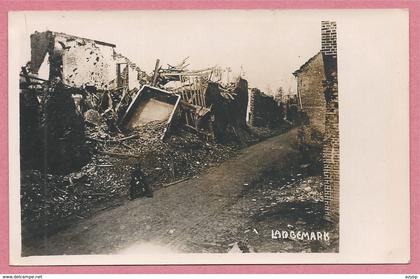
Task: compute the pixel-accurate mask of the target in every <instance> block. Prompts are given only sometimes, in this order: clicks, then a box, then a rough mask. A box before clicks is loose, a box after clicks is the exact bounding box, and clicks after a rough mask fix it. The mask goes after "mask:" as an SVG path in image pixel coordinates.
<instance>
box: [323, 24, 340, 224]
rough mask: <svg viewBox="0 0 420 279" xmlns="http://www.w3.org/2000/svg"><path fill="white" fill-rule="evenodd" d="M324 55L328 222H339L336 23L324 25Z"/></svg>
mask: <svg viewBox="0 0 420 279" xmlns="http://www.w3.org/2000/svg"><path fill="white" fill-rule="evenodd" d="M321 35H322V44H321V53H322V58H323V61H324V71H325V80H324V82H323V87H324V95H325V101H326V113H325V135H324V146H323V163H324V165H323V172H324V201H325V218H326V219H328V220H334V221H338V219H339V208H340V207H339V194H340V169H339V167H340V142H339V125H338V123H339V114H338V86H337V31H336V23H335V22H332V21H322V23H321Z"/></svg>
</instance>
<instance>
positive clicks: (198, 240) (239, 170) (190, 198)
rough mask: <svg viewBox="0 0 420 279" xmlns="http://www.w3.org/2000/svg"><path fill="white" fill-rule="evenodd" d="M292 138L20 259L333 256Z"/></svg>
mask: <svg viewBox="0 0 420 279" xmlns="http://www.w3.org/2000/svg"><path fill="white" fill-rule="evenodd" d="M296 137H297V131H296V129H293V130H291V131H290V132H287V133H285V134H282V135H280V136H275V137H272V138H270V139H267V140H265V141H262V142H260V143H258V144H255V145H252V146H250V147H247V148H244V149H242V150H239V151H238V152H237V153H236V154H235V155H234V157H232V158H230V159H228V160H226V161H224V162H222V163H221V164H220V165H219V166H213V167H211V168H208V169H206V170H205V171H204V172H203V173H201V174H200V175H199V177H195V178H192V179H189V180H186V181H183V182H180V183H178V184H176V185H171V186H169V187H165V188H161V189H160V190H157V191H155V194H154V197H153V198H140V199H137V200H134V201H130V202H125V203H124V205H122V206H119V207H116V208H113V209H110V210H106V211H102V212H99V213H98V214H95V216H92V217H90V218H86V219H84V220H80V222H77V223H75V224H73V225H72V226H71V227H69V228H66V229H64V230H62V231H60V232H58V233H56V234H54V235H51V236H48V237H46V238H45V239H44V240H43V241H27V242H26V243H24V245H23V255H24V256H29V255H62V254H67V255H70V254H74V255H80V254H116V253H123V254H132V253H135V254H136V253H150V252H153V253H158V252H162V251H164V252H165V253H169V252H209V253H213V252H232V251H235V250H236V252H241V251H249V252H252V251H255V252H310V251H311V252H333V251H337V250H338V239H337V237H338V229H337V227H336V226H334V225H332V224H329V223H326V222H324V221H322V220H321V215H320V213H321V212H322V195H321V193H322V185H321V180H320V176H319V175H311V176H307V175H305V174H304V170H306V169H307V167H306V166H305V165H302V164H300V163H299V158H300V157H299V152H298V150H297V149H296ZM290 170H292V173H291V172H290ZM299 174H301V175H299ZM261 175H262V176H261ZM283 178H284V180H283ZM276 229H278V230H295V231H297V230H302V231H326V232H328V233H329V235H330V239H329V241H314V240H312V241H307V240H273V239H272V238H271V230H276ZM150 249H152V250H150Z"/></svg>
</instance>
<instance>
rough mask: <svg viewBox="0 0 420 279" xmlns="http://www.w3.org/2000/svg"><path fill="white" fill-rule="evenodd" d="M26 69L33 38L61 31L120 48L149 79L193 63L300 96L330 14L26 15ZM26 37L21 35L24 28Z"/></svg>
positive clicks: (194, 66) (23, 15)
mask: <svg viewBox="0 0 420 279" xmlns="http://www.w3.org/2000/svg"><path fill="white" fill-rule="evenodd" d="M18 16H19V18H20V22H21V29H20V32H21V33H22V34H21V36H22V37H21V41H22V43H23V45H22V46H21V49H22V51H23V52H24V53H22V56H21V60H22V61H21V64H22V65H23V64H25V63H26V62H27V61H28V60H29V59H30V43H29V36H30V34H31V33H33V32H34V31H35V30H37V31H45V30H51V31H57V32H64V33H67V34H71V35H76V36H80V37H86V38H90V39H95V40H100V41H105V42H110V43H114V44H116V45H117V51H118V52H120V53H121V54H123V55H125V56H127V57H128V58H130V60H132V61H133V62H135V63H136V64H138V65H139V66H140V68H142V69H143V70H145V71H146V72H152V70H153V68H154V65H155V61H156V58H160V60H161V63H162V64H163V65H166V64H167V63H169V64H172V65H174V64H176V63H177V62H179V61H181V60H182V59H183V58H185V57H187V56H189V57H190V58H189V60H188V61H189V64H190V66H189V69H192V70H193V69H201V68H206V67H209V66H214V65H219V66H222V67H227V66H229V67H231V68H232V70H233V72H235V73H239V71H240V69H241V66H242V67H243V69H244V71H245V78H246V79H247V80H248V81H249V83H250V86H252V87H258V88H260V89H262V90H263V91H267V88H271V89H272V90H273V91H274V90H275V89H276V88H278V87H279V86H282V87H283V88H285V89H286V90H287V89H288V88H289V87H290V88H291V89H292V90H293V91H294V90H295V79H294V77H293V75H292V72H293V71H295V70H296V69H298V68H299V67H300V66H301V65H302V64H303V63H304V62H306V61H307V60H308V59H309V58H310V57H312V56H313V55H315V54H316V53H317V52H318V51H319V49H320V44H321V42H320V39H321V30H320V25H321V20H324V19H329V18H325V16H323V14H322V12H312V11H309V12H308V11H296V10H295V11H294V10H285V11H269V10H252V11H245V10H230V11H227V10H224V11H221V10H207V11H191V10H189V11H118V12H60V11H54V12H38V13H37V12H20V14H19V15H18ZM16 30H19V29H16Z"/></svg>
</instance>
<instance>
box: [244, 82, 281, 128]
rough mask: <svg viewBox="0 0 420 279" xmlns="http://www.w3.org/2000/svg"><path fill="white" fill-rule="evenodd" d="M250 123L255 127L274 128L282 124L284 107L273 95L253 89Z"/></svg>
mask: <svg viewBox="0 0 420 279" xmlns="http://www.w3.org/2000/svg"><path fill="white" fill-rule="evenodd" d="M250 105H251V108H250V123H251V125H252V126H255V127H268V128H274V127H278V126H279V125H281V123H282V120H283V118H284V111H283V107H282V106H279V105H278V103H277V102H276V101H275V100H274V98H273V97H272V96H268V95H266V94H264V93H263V92H261V91H260V90H259V89H258V88H252V89H251V104H250Z"/></svg>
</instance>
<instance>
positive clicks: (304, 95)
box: [294, 53, 326, 134]
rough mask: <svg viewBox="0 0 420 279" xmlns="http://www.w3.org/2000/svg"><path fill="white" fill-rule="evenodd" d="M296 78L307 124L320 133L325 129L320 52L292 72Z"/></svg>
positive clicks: (322, 71) (322, 67)
mask: <svg viewBox="0 0 420 279" xmlns="http://www.w3.org/2000/svg"><path fill="white" fill-rule="evenodd" d="M294 75H295V76H296V78H297V92H298V95H299V102H300V103H301V107H302V111H303V112H305V113H306V115H307V116H308V120H309V126H310V127H312V128H313V129H315V130H317V131H318V132H320V133H321V134H323V133H324V131H325V110H326V104H325V97H324V88H323V85H322V82H323V80H324V79H325V75H324V61H323V59H322V55H321V53H318V54H316V55H315V56H314V57H312V58H311V59H309V60H308V61H307V62H306V63H305V64H304V65H303V66H302V67H301V68H300V69H299V70H297V71H296V72H294Z"/></svg>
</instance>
